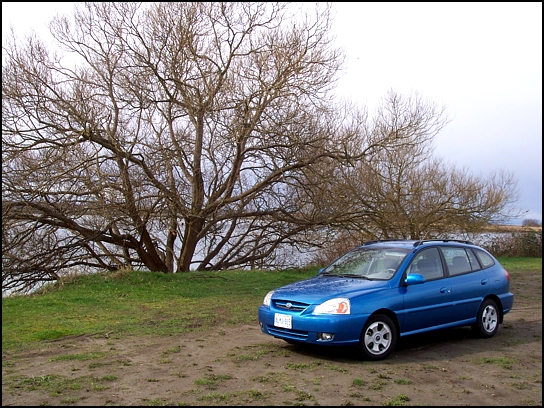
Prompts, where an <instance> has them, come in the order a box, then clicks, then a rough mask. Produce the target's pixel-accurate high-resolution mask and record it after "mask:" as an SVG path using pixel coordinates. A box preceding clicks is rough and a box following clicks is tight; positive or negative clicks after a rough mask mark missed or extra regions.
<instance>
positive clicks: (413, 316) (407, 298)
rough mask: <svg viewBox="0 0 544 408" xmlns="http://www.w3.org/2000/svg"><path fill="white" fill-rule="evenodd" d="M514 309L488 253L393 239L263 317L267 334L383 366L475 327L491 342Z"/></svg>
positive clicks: (282, 292)
mask: <svg viewBox="0 0 544 408" xmlns="http://www.w3.org/2000/svg"><path fill="white" fill-rule="evenodd" d="M513 303H514V295H513V294H512V293H510V276H509V274H508V272H507V271H506V270H505V269H504V268H503V267H502V265H501V264H500V263H499V262H498V261H497V259H495V257H493V256H492V255H491V254H490V253H489V252H487V251H486V250H484V249H483V248H481V247H479V246H476V245H474V244H472V243H471V242H469V241H461V240H418V241H415V240H387V241H370V242H367V243H365V244H364V245H361V246H359V247H356V248H354V249H352V250H351V251H349V252H347V253H346V254H344V255H343V256H341V257H340V258H338V259H337V260H335V261H334V262H332V263H331V264H330V265H329V266H327V267H326V268H323V269H321V270H320V271H319V273H318V274H317V275H316V276H315V277H313V278H309V279H305V280H302V281H299V282H295V283H291V284H289V285H286V286H283V287H281V288H278V289H275V290H272V291H270V292H268V294H267V295H266V296H265V298H264V301H263V304H262V305H261V306H260V307H259V311H258V318H259V324H260V327H261V330H262V332H263V333H266V334H269V335H271V336H274V337H277V338H279V339H283V340H285V341H287V342H289V343H308V344H320V345H331V346H357V347H358V348H359V350H360V352H361V354H362V357H364V358H365V359H368V360H381V359H384V358H386V357H387V356H388V355H389V354H390V353H391V352H392V351H393V350H394V348H395V345H396V343H397V340H398V338H399V337H402V336H408V335H411V334H417V333H424V332H428V331H432V330H438V329H445V328H451V327H459V326H471V327H472V328H473V329H474V330H475V331H476V332H477V333H478V334H479V335H480V336H482V337H484V338H487V337H491V336H493V335H495V333H496V332H497V330H498V328H499V324H501V323H502V322H503V318H504V315H505V314H506V313H508V312H509V311H510V310H511V309H512V305H513Z"/></svg>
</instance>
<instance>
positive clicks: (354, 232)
mask: <svg viewBox="0 0 544 408" xmlns="http://www.w3.org/2000/svg"><path fill="white" fill-rule="evenodd" d="M447 123H448V119H447V117H446V115H445V110H444V108H441V107H438V106H437V105H436V104H435V103H433V102H429V101H426V100H425V99H424V98H422V97H421V96H419V95H418V94H417V93H416V94H413V95H409V96H402V95H399V94H397V93H396V92H394V91H391V92H389V94H388V95H387V96H386V97H385V98H384V100H383V103H382V106H381V107H380V108H379V109H378V111H377V114H376V116H375V119H374V121H373V125H372V131H371V133H372V134H373V135H374V137H380V136H379V135H382V134H395V135H397V137H399V138H402V139H403V140H404V141H405V143H404V144H403V145H402V146H395V147H391V148H390V147H386V146H384V148H382V149H378V150H375V151H374V153H373V154H369V155H367V156H366V157H365V159H364V160H361V161H358V162H357V163H355V164H354V165H353V166H352V167H343V168H338V170H337V176H336V178H335V179H334V180H331V183H332V185H331V186H330V187H327V189H329V190H331V191H332V189H335V190H336V193H335V194H336V197H338V203H339V205H340V206H341V208H342V214H343V217H344V218H343V219H342V223H341V225H339V226H338V230H340V231H343V232H341V233H340V236H341V240H342V241H343V242H345V241H346V240H347V235H346V234H347V233H349V234H350V236H351V237H352V244H356V243H358V244H360V243H361V242H362V241H363V240H368V239H394V238H405V239H406V238H408V239H423V238H433V237H444V236H445V235H446V234H453V233H474V232H478V231H481V230H482V227H483V226H486V225H488V224H493V223H500V222H503V221H505V220H507V219H509V218H511V217H513V216H514V215H515V213H516V210H515V209H514V207H513V204H514V203H515V201H516V200H517V194H518V193H517V190H516V180H515V178H514V176H513V175H512V174H511V173H508V172H506V171H503V170H497V171H496V172H494V173H493V174H491V175H489V176H476V175H472V174H470V173H469V171H468V169H459V168H456V167H455V166H454V165H446V164H445V163H444V162H443V161H442V160H441V159H438V158H435V157H433V144H432V142H433V139H434V137H435V136H436V135H437V134H438V133H439V132H440V131H441V130H442V129H443V127H444V126H445V125H446V124H447ZM376 135H378V136H376ZM348 208H349V209H350V210H349V212H347V211H346V210H347V209H348ZM346 217H348V218H346Z"/></svg>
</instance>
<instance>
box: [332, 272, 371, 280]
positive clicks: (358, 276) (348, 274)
mask: <svg viewBox="0 0 544 408" xmlns="http://www.w3.org/2000/svg"><path fill="white" fill-rule="evenodd" d="M338 276H341V277H342V278H359V279H366V280H372V278H369V277H368V276H366V275H358V274H356V273H341V274H338Z"/></svg>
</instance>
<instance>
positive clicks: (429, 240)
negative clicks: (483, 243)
mask: <svg viewBox="0 0 544 408" xmlns="http://www.w3.org/2000/svg"><path fill="white" fill-rule="evenodd" d="M437 241H439V242H459V243H461V244H468V245H474V244H473V243H472V242H470V241H467V240H463V239H420V240H418V241H416V242H414V247H417V246H420V245H423V244H424V243H425V242H437Z"/></svg>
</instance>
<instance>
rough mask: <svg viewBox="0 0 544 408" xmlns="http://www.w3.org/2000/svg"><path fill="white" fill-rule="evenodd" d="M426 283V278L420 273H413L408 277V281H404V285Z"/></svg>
mask: <svg viewBox="0 0 544 408" xmlns="http://www.w3.org/2000/svg"><path fill="white" fill-rule="evenodd" d="M424 282H425V278H424V277H423V275H420V274H419V273H411V274H410V275H408V276H407V277H406V279H404V283H406V285H420V284H422V283H424Z"/></svg>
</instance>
